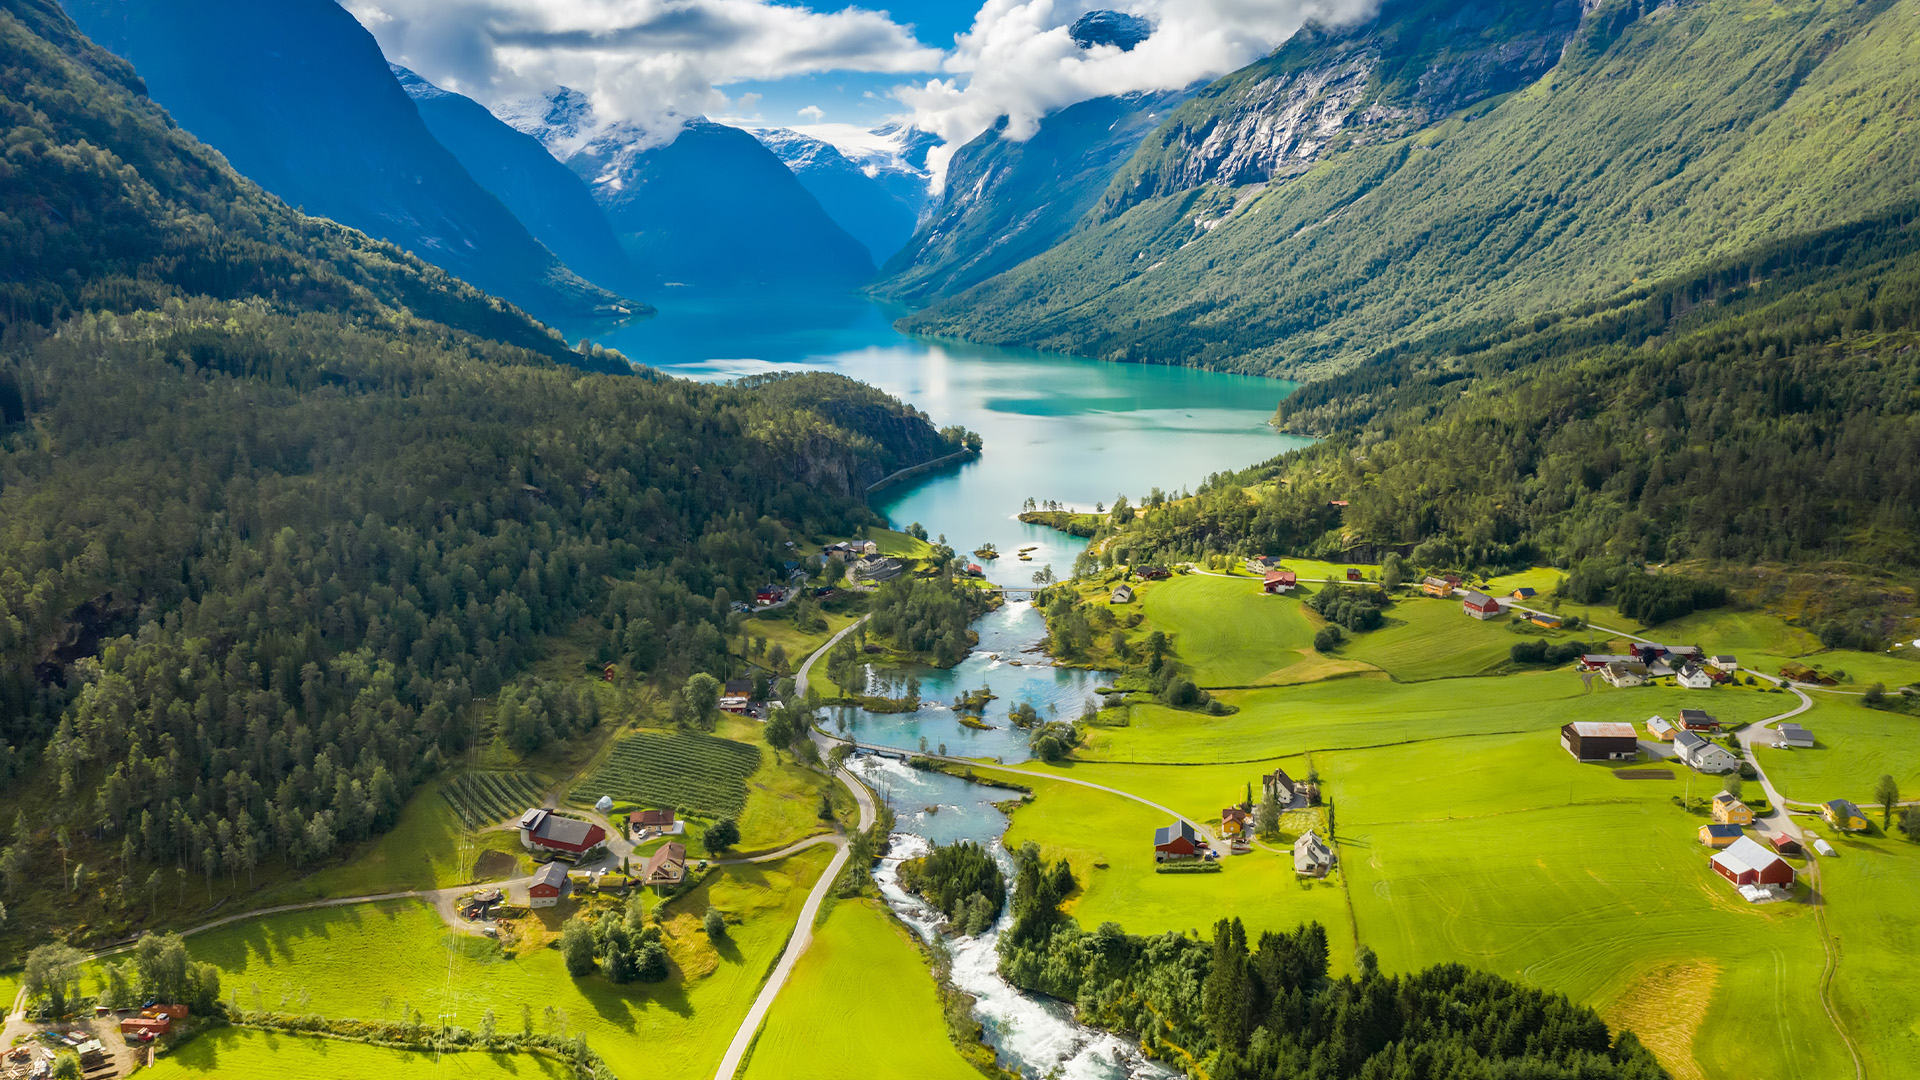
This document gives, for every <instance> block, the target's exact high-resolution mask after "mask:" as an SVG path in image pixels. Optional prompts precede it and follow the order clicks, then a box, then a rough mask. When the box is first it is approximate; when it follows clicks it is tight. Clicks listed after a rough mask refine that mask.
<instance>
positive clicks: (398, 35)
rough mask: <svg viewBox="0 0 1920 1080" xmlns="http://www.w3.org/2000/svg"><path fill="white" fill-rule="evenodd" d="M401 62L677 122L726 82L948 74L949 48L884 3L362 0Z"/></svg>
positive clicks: (716, 103)
mask: <svg viewBox="0 0 1920 1080" xmlns="http://www.w3.org/2000/svg"><path fill="white" fill-rule="evenodd" d="M348 10H350V11H352V12H353V13H354V15H355V16H356V17H358V18H359V19H360V20H361V23H362V25H364V26H366V27H367V29H368V30H369V31H371V32H372V33H373V35H374V36H375V37H376V38H377V39H379V42H380V47H381V50H382V51H383V52H385V53H386V55H387V58H388V59H389V60H392V61H393V62H395V63H398V64H404V65H405V66H407V67H409V68H412V69H413V70H415V71H417V72H419V73H420V74H421V75H422V76H424V77H426V78H427V79H428V80H430V81H432V82H434V83H436V84H437V85H440V86H442V87H445V88H446V89H449V90H454V91H458V92H459V93H463V94H466V95H468V96H470V97H473V98H475V99H477V100H479V101H481V102H483V103H486V104H489V105H492V104H497V103H499V102H502V101H506V100H510V99H514V98H521V97H525V96H528V95H533V94H542V93H546V92H548V91H550V90H552V89H553V88H554V87H555V86H572V87H575V88H577V89H579V90H581V91H582V92H584V93H586V94H587V95H588V96H589V97H590V98H591V99H592V100H593V104H594V108H595V111H596V113H597V114H599V115H602V116H605V117H607V118H609V119H617V120H631V121H634V122H636V123H638V124H640V125H642V126H646V127H653V126H659V127H664V128H668V129H677V126H678V120H677V119H676V118H677V117H678V116H682V115H690V114H696V113H704V112H721V111H725V110H727V109H728V108H729V107H730V106H731V105H732V104H733V103H732V102H730V101H729V100H728V97H727V95H726V94H725V93H724V92H723V91H722V90H721V89H720V87H723V86H726V85H728V84H729V83H735V82H740V81H743V80H747V79H781V78H786V77H789V76H794V75H807V74H815V73H819V72H825V71H835V70H852V71H865V72H883V73H896V74H902V75H905V74H911V73H914V72H925V71H933V70H936V69H937V68H938V67H939V65H940V63H941V60H942V56H941V53H940V51H939V50H936V49H929V48H927V47H925V46H923V45H921V44H920V43H918V42H917V41H915V40H914V39H913V36H912V34H910V33H909V32H908V31H907V29H906V28H905V27H902V26H900V25H898V24H897V23H895V22H894V21H893V20H892V19H891V18H890V17H889V16H887V15H886V14H885V13H884V12H876V11H866V10H862V9H860V8H854V7H848V8H845V9H844V10H840V11H833V12H816V11H811V10H808V9H807V8H804V7H800V6H797V5H790V4H777V3H771V2H768V0H379V6H378V7H375V6H374V5H373V4H372V3H367V2H365V0H361V2H354V0H348Z"/></svg>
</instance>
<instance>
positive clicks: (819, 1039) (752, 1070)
mask: <svg viewBox="0 0 1920 1080" xmlns="http://www.w3.org/2000/svg"><path fill="white" fill-rule="evenodd" d="M910 933H911V932H910V931H908V930H907V929H905V928H904V927H902V926H900V925H899V924H898V923H896V922H895V921H894V920H893V919H892V917H891V916H890V915H889V914H888V913H887V911H886V909H885V908H884V907H882V906H880V905H879V904H878V903H876V902H874V901H841V902H839V903H837V904H835V905H834V906H833V908H832V910H831V911H829V912H828V913H827V917H826V921H825V922H824V923H823V924H821V926H820V927H819V928H818V929H816V930H815V931H814V936H813V947H812V948H810V949H808V950H807V952H806V955H805V956H802V957H801V958H800V963H799V964H798V965H796V966H795V967H794V970H793V976H792V977H791V978H790V979H788V980H787V985H786V987H785V988H784V989H782V990H781V991H780V996H779V997H778V998H777V999H775V1001H774V1005H773V1008H772V1009H771V1010H769V1011H768V1013H767V1019H766V1023H765V1025H764V1026H763V1027H762V1028H761V1029H760V1035H759V1038H758V1039H757V1040H755V1042H754V1045H753V1053H752V1055H751V1056H750V1057H749V1058H748V1059H747V1063H746V1067H745V1069H744V1070H743V1071H742V1073H741V1074H740V1075H741V1076H742V1077H743V1078H744V1080H842V1078H844V1077H852V1076H858V1077H869V1078H872V1080H896V1078H897V1080H979V1077H980V1074H979V1073H978V1072H977V1071H975V1070H974V1068H973V1066H971V1065H969V1064H968V1063H967V1061H966V1059H965V1058H962V1057H961V1056H960V1053H959V1051H957V1050H955V1049H954V1046H953V1043H952V1042H951V1041H949V1040H948V1038H947V1028H946V1022H945V1020H944V1019H943V1018H942V1016H941V1012H940V999H939V997H938V996H937V994H936V993H935V990H934V985H933V976H932V975H931V974H930V973H929V972H928V971H927V966H926V963H925V961H923V960H922V959H921V956H920V952H919V950H918V948H917V947H916V946H915V945H914V944H913V942H912V941H911V940H910V939H909V937H908V935H909V934H910ZM882 1030H884V1032H885V1034H884V1037H880V1035H879V1032H880V1031H882Z"/></svg>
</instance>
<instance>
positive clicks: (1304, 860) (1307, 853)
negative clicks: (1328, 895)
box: [1293, 829, 1333, 877]
mask: <svg viewBox="0 0 1920 1080" xmlns="http://www.w3.org/2000/svg"><path fill="white" fill-rule="evenodd" d="M1332 867H1333V849H1332V848H1330V847H1328V846H1327V845H1326V842H1325V841H1323V840H1321V839H1320V837H1318V836H1316V835H1315V834H1314V832H1313V830H1311V829H1309V830H1307V831H1306V832H1305V833H1303V834H1302V835H1301V837H1300V839H1298V840H1295V841H1294V842H1293V872H1294V873H1296V874H1310V875H1312V876H1313V877H1326V876H1327V871H1328V870H1329V869H1331V868H1332Z"/></svg>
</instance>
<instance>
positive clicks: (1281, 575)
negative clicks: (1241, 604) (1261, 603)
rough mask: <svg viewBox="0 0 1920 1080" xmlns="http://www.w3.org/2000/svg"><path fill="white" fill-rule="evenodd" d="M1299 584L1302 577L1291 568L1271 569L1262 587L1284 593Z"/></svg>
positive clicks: (1273, 591) (1272, 591)
mask: <svg viewBox="0 0 1920 1080" xmlns="http://www.w3.org/2000/svg"><path fill="white" fill-rule="evenodd" d="M1298 584H1300V577H1299V575H1297V574H1295V573H1294V572H1293V571H1291V570H1269V571H1267V577H1266V580H1265V581H1263V582H1262V583H1261V585H1260V587H1261V588H1263V589H1265V590H1266V591H1267V592H1270V593H1283V592H1287V591H1288V590H1290V589H1292V588H1293V587H1294V586H1295V585H1298Z"/></svg>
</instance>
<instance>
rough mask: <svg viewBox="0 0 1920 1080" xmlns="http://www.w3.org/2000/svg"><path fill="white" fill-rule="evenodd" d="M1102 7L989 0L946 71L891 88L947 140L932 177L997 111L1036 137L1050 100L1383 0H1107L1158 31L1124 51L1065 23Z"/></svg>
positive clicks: (1194, 63) (1115, 86)
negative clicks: (1091, 41)
mask: <svg viewBox="0 0 1920 1080" xmlns="http://www.w3.org/2000/svg"><path fill="white" fill-rule="evenodd" d="M1102 6H1108V5H1102V4H1098V3H1093V4H1089V3H1087V2H1084V0H1080V2H1074V0H985V3H984V4H983V5H982V6H981V8H980V12H979V14H978V15H976V16H975V17H974V22H973V27H972V29H971V30H969V31H968V32H967V33H965V34H962V35H960V36H959V37H958V38H957V39H956V41H955V48H954V49H953V50H952V51H951V52H950V53H949V54H948V56H947V58H946V61H945V62H944V64H943V65H942V67H941V72H942V73H943V74H944V75H945V76H946V77H944V78H935V79H929V80H927V81H925V82H923V83H919V84H917V85H911V86H903V87H901V88H900V89H898V90H896V91H895V96H896V97H898V98H899V99H900V101H901V102H902V103H904V104H905V105H907V106H908V107H909V108H910V109H912V110H913V118H914V123H915V125H916V126H918V127H921V128H923V129H925V130H928V131H931V132H933V133H935V134H937V135H939V136H940V137H941V138H942V139H944V140H945V141H946V145H945V146H944V147H941V148H939V149H937V150H935V151H934V153H933V154H932V155H931V156H930V158H929V164H930V165H931V166H932V167H933V169H934V171H935V174H936V176H937V175H939V174H940V173H942V172H944V170H945V167H946V162H947V159H948V158H949V157H951V156H952V153H953V151H954V150H955V149H957V148H958V147H959V146H961V145H962V144H964V143H965V142H966V141H967V140H969V139H971V138H973V137H974V136H975V135H978V134H979V133H980V132H982V131H985V130H986V129H987V128H988V127H990V126H992V125H993V123H994V122H995V121H997V120H998V119H999V118H1000V117H1002V116H1005V117H1007V119H1008V124H1007V134H1008V135H1009V136H1010V137H1011V138H1014V139H1026V138H1030V137H1031V136H1032V135H1033V133H1034V131H1035V130H1037V129H1038V127H1039V122H1040V119H1041V118H1042V117H1044V116H1046V115H1047V114H1048V113H1050V112H1053V111H1055V110H1058V109H1062V108H1065V107H1066V106H1068V105H1072V104H1074V103H1076V102H1080V101H1086V100H1088V99H1090V98H1096V97H1103V96H1106V95H1109V94H1125V93H1133V92H1135V91H1142V90H1174V89H1178V88H1180V87H1182V86H1186V85H1188V84H1190V83H1193V82H1195V81H1197V80H1201V79H1212V78H1217V77H1218V76H1221V75H1224V74H1226V73H1227V72H1230V71H1233V70H1235V69H1236V68H1241V67H1244V66H1246V65H1247V64H1249V63H1252V62H1253V61H1254V60H1256V59H1259V58H1260V57H1261V56H1264V55H1266V54H1267V53H1269V52H1271V51H1272V50H1273V49H1274V48H1276V47H1277V46H1279V45H1280V44H1281V43H1282V42H1284V41H1286V39H1287V38H1289V37H1291V36H1293V33H1294V32H1295V31H1296V30H1298V29H1299V28H1300V27H1301V25H1303V24H1304V23H1306V22H1307V21H1309V20H1313V21H1320V22H1327V23H1346V22H1352V21H1354V20H1358V19H1362V18H1366V17H1368V16H1370V15H1371V14H1372V13H1373V11H1374V10H1375V8H1376V6H1377V0H1123V2H1120V3H1113V4H1111V5H1110V6H1111V7H1112V8H1114V9H1117V10H1123V11H1126V12H1128V13H1130V14H1134V15H1140V16H1143V17H1145V18H1146V19H1148V20H1149V21H1151V22H1152V23H1153V24H1154V31H1153V35H1152V36H1151V37H1149V38H1147V40H1146V41H1144V42H1141V43H1140V44H1139V45H1137V46H1135V47H1134V48H1133V49H1132V50H1131V51H1127V52H1122V51H1121V50H1120V49H1118V48H1116V47H1113V46H1096V47H1095V48H1092V49H1082V48H1080V46H1078V45H1077V44H1075V43H1074V41H1073V39H1072V37H1071V36H1070V35H1069V34H1068V31H1067V27H1068V26H1069V25H1071V24H1072V22H1073V20H1074V19H1076V18H1077V17H1079V16H1080V15H1081V14H1082V13H1084V12H1085V11H1087V10H1088V9H1089V8H1090V7H1102Z"/></svg>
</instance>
